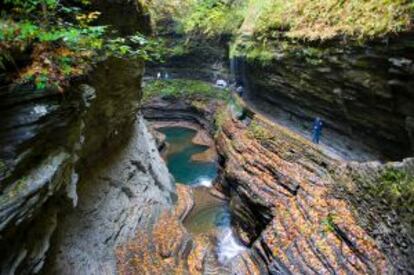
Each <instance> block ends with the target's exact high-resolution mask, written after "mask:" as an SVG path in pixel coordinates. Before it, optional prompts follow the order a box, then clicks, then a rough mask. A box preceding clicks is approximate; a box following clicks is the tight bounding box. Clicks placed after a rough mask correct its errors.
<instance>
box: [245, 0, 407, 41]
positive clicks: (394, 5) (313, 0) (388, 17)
mask: <svg viewBox="0 0 414 275" xmlns="http://www.w3.org/2000/svg"><path fill="white" fill-rule="evenodd" d="M249 10H256V11H257V14H258V16H257V17H255V18H252V19H251V20H247V22H246V24H250V25H251V28H252V29H253V30H254V32H255V33H256V34H258V35H260V34H263V33H267V34H271V33H272V31H273V30H276V31H279V32H283V33H284V35H286V36H288V37H291V38H299V39H306V40H326V39H331V38H334V37H337V36H340V35H345V36H349V37H353V38H356V39H362V40H366V39H372V38H377V37H381V36H384V35H386V34H389V33H395V32H401V31H404V30H407V29H408V28H410V23H411V16H412V14H413V10H414V4H413V2H412V1H410V0H366V1H360V0H348V1H338V0H292V1H286V0H276V1H273V0H251V1H250V7H249Z"/></svg>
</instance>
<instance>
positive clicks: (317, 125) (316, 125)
mask: <svg viewBox="0 0 414 275" xmlns="http://www.w3.org/2000/svg"><path fill="white" fill-rule="evenodd" d="M322 128H323V121H322V119H321V118H320V117H317V118H316V119H315V121H314V122H313V128H312V141H313V143H316V144H319V140H320V139H321V135H322Z"/></svg>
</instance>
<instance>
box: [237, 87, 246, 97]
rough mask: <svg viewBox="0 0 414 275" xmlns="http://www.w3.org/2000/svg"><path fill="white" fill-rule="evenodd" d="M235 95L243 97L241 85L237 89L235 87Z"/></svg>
mask: <svg viewBox="0 0 414 275" xmlns="http://www.w3.org/2000/svg"><path fill="white" fill-rule="evenodd" d="M236 93H237V94H238V95H239V96H240V97H243V93H244V88H243V86H242V85H240V86H239V87H237V89H236Z"/></svg>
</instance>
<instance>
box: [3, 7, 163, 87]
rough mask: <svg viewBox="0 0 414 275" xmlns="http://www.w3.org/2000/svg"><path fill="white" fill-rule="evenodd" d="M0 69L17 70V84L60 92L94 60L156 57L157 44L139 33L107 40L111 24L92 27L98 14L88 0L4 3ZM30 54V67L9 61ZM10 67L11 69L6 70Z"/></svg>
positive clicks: (13, 75)
mask: <svg viewBox="0 0 414 275" xmlns="http://www.w3.org/2000/svg"><path fill="white" fill-rule="evenodd" d="M0 2H1V1H0ZM3 3H4V5H2V6H4V7H2V10H1V19H0V70H7V71H9V70H10V67H14V68H16V70H15V73H13V74H12V76H11V78H12V79H13V80H14V81H15V82H17V83H20V84H21V83H34V84H35V86H36V88H37V89H44V88H46V87H54V88H57V89H59V90H60V91H63V87H65V86H66V85H68V82H69V80H70V78H73V77H76V76H79V75H82V74H84V73H85V72H86V71H87V70H88V69H89V68H90V66H91V64H93V62H94V61H95V60H97V59H98V57H100V58H102V57H106V56H108V55H116V56H120V57H130V58H143V59H150V58H158V57H160V54H159V53H158V52H156V51H155V50H156V49H157V47H155V45H154V44H157V41H149V40H147V39H146V38H145V37H144V36H142V35H141V34H139V33H137V34H136V35H133V36H130V37H126V38H108V37H109V36H108V35H107V34H108V32H109V31H110V28H109V26H95V25H92V24H93V22H94V21H95V20H96V19H97V18H98V17H99V15H100V13H99V12H96V11H91V10H89V9H90V1H89V0H72V1H62V0H3ZM25 55H29V56H30V58H28V59H29V60H30V62H29V63H28V64H26V63H25V64H23V65H22V64H16V62H15V59H16V58H13V57H19V56H25ZM10 64H14V66H10Z"/></svg>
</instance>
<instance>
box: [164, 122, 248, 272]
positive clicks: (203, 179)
mask: <svg viewBox="0 0 414 275" xmlns="http://www.w3.org/2000/svg"><path fill="white" fill-rule="evenodd" d="M158 131H160V132H162V133H163V134H165V136H166V142H167V143H168V145H169V146H168V150H167V152H166V156H165V158H166V160H167V166H168V168H169V170H170V172H171V174H172V175H173V176H174V178H175V180H176V182H178V183H181V184H186V185H190V186H192V187H193V188H194V189H193V193H194V202H195V205H194V208H193V209H192V211H191V212H190V213H189V215H188V216H187V217H186V219H185V220H184V226H185V227H186V228H187V230H188V231H189V232H190V233H191V234H193V235H197V234H211V235H214V236H216V244H215V245H216V251H217V257H218V260H219V261H220V262H221V263H223V264H226V263H228V261H230V260H231V259H232V258H234V257H236V256H237V255H239V254H240V253H241V252H243V251H244V250H245V249H246V248H245V247H243V246H242V245H240V244H239V242H238V241H237V240H236V238H235V237H234V234H233V231H232V230H231V214H230V211H229V208H228V205H227V202H226V201H223V200H220V199H218V198H216V197H214V196H212V195H211V194H210V192H209V187H211V185H212V182H213V181H214V179H215V178H216V177H217V173H218V166H217V163H214V162H195V161H192V160H191V156H192V155H193V154H198V153H201V152H204V151H205V150H207V149H208V148H207V147H206V146H201V145H195V144H193V143H192V139H193V138H194V136H195V135H196V133H197V132H196V131H195V130H192V129H188V128H182V127H166V128H161V129H158Z"/></svg>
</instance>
